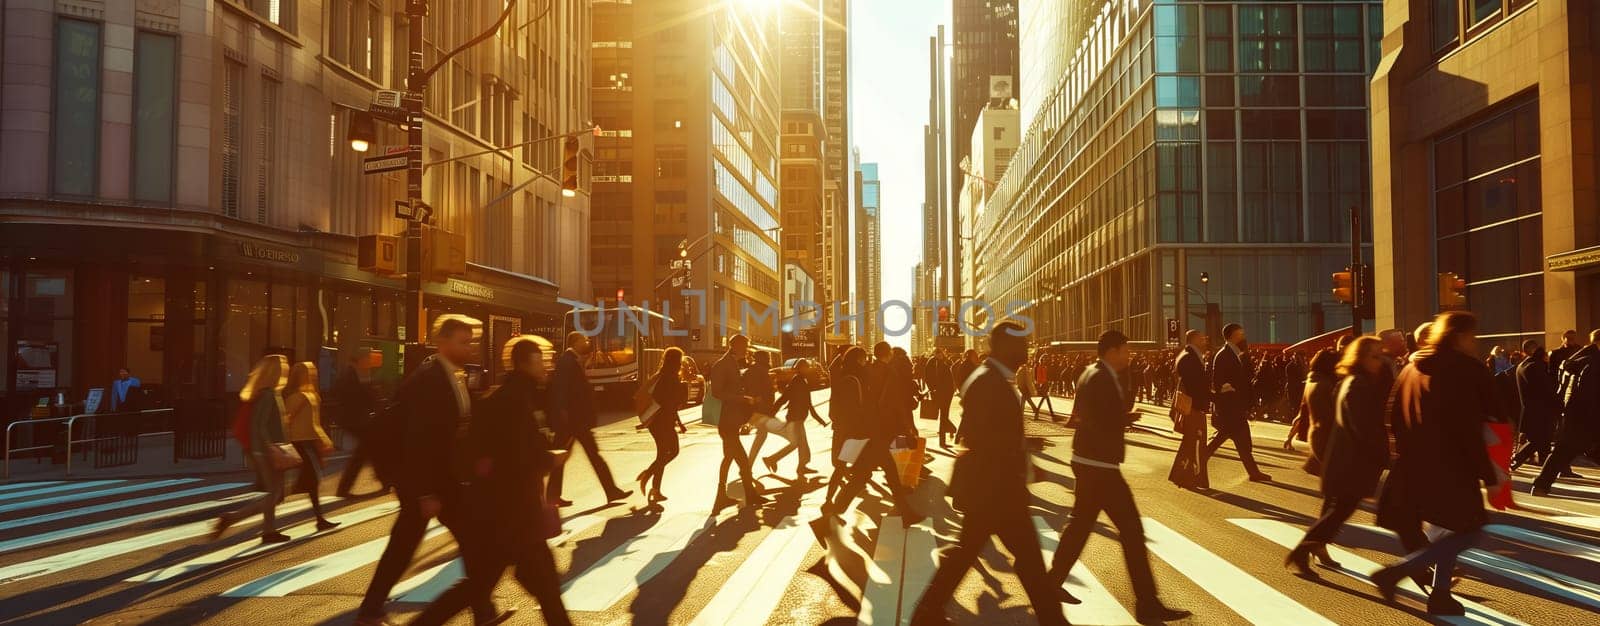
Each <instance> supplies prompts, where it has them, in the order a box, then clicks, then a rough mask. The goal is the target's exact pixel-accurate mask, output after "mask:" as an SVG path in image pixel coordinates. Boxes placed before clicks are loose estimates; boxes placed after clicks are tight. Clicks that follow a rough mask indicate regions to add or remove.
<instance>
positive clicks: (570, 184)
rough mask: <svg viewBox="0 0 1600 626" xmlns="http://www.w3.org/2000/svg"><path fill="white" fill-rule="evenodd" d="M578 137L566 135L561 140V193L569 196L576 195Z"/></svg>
mask: <svg viewBox="0 0 1600 626" xmlns="http://www.w3.org/2000/svg"><path fill="white" fill-rule="evenodd" d="M579 145H580V144H579V143H578V137H577V136H576V135H574V136H571V137H568V138H567V139H566V141H563V142H561V195H563V196H566V197H568V198H571V197H573V196H576V195H578V149H579Z"/></svg>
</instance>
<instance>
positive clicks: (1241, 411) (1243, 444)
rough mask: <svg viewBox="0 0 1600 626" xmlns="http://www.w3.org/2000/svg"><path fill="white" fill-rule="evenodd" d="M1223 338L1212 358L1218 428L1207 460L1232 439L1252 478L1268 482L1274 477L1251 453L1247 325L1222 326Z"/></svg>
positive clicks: (1215, 426) (1212, 382)
mask: <svg viewBox="0 0 1600 626" xmlns="http://www.w3.org/2000/svg"><path fill="white" fill-rule="evenodd" d="M1222 339H1223V341H1224V342H1226V343H1225V344H1224V345H1223V346H1222V349H1221V350H1218V351H1217V355H1216V356H1215V357H1213V358H1212V359H1211V393H1212V394H1213V395H1212V397H1213V398H1214V401H1215V402H1216V409H1217V412H1216V414H1215V415H1213V416H1212V417H1211V426H1212V427H1214V428H1216V429H1217V434H1216V436H1214V437H1212V438H1211V443H1209V444H1207V445H1206V459H1208V460H1209V459H1210V458H1211V455H1213V454H1216V453H1217V449H1218V448H1221V447H1222V442H1224V441H1228V440H1230V439H1231V440H1233V448H1234V450H1237V451H1238V452H1239V461H1240V462H1241V463H1244V471H1245V472H1247V473H1249V474H1250V480H1251V481H1252V482H1258V483H1264V482H1267V481H1270V480H1272V477H1271V476H1268V475H1267V474H1265V473H1263V472H1262V471H1261V469H1260V468H1258V467H1256V457H1255V455H1253V454H1251V447H1250V446H1251V443H1252V442H1251V440H1250V403H1251V400H1252V398H1254V395H1253V394H1252V393H1251V392H1250V389H1251V387H1250V380H1251V374H1250V365H1249V364H1248V363H1246V361H1245V347H1246V346H1247V345H1248V344H1247V343H1246V342H1245V334H1244V327H1243V326H1240V325H1238V324H1232V323H1230V324H1228V325H1227V326H1224V327H1222Z"/></svg>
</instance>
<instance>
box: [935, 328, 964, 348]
mask: <svg viewBox="0 0 1600 626" xmlns="http://www.w3.org/2000/svg"><path fill="white" fill-rule="evenodd" d="M933 346H934V347H935V348H943V349H945V350H962V349H964V348H966V347H967V340H966V337H964V336H962V334H961V325H960V324H959V323H956V322H939V335H938V336H936V337H934V339H933Z"/></svg>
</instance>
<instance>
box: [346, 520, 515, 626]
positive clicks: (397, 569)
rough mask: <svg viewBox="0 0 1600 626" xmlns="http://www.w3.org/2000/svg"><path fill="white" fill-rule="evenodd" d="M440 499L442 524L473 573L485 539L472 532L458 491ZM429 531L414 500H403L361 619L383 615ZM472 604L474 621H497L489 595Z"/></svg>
mask: <svg viewBox="0 0 1600 626" xmlns="http://www.w3.org/2000/svg"><path fill="white" fill-rule="evenodd" d="M439 497H440V500H441V501H442V504H443V506H441V507H440V511H439V523H441V524H444V526H445V528H448V529H450V534H451V535H452V536H454V537H455V538H456V545H458V546H459V547H460V551H461V556H462V558H463V559H466V561H467V563H466V566H467V569H468V571H471V569H472V567H473V560H474V557H476V553H475V552H474V549H475V548H476V547H477V546H478V543H477V541H478V540H479V539H480V538H484V537H483V536H482V535H481V534H480V533H479V532H478V531H477V530H476V529H474V528H472V524H471V523H470V521H469V519H468V516H467V515H466V511H464V510H463V509H464V507H463V501H462V495H461V493H460V492H459V491H457V492H454V493H449V494H440V495H439ZM427 530H428V520H426V519H423V518H422V512H421V511H420V510H418V509H417V503H416V502H415V500H412V499H409V498H401V499H400V515H399V516H398V517H396V518H395V520H394V528H392V529H390V530H389V545H387V546H384V548H383V556H381V557H379V558H378V569H377V571H375V572H373V574H372V582H371V583H368V584H367V594H366V597H365V598H363V599H362V601H361V611H360V613H359V614H360V615H361V616H377V615H383V613H384V611H383V604H384V602H387V601H388V600H389V592H390V591H392V590H394V585H395V583H398V582H400V576H401V575H403V574H405V573H406V568H408V567H410V566H411V559H412V558H414V557H416V555H417V546H418V545H421V544H422V537H423V536H424V535H425V534H426V533H427ZM471 604H472V605H473V607H472V617H473V619H474V620H475V621H480V622H482V621H488V620H490V619H494V617H495V608H494V601H493V599H491V597H490V596H489V595H481V596H478V597H474V598H472V599H471Z"/></svg>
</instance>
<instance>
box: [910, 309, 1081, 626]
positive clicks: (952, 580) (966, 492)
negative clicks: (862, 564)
mask: <svg viewBox="0 0 1600 626" xmlns="http://www.w3.org/2000/svg"><path fill="white" fill-rule="evenodd" d="M989 347H990V357H989V360H988V361H987V362H986V363H984V364H983V365H981V366H979V367H978V368H977V370H976V371H975V373H974V374H973V375H972V377H971V379H970V380H968V381H964V382H966V385H965V387H964V388H963V390H962V392H961V410H962V415H963V416H964V417H963V418H962V419H963V422H962V423H963V424H968V423H970V424H972V425H973V427H972V428H969V429H967V446H968V450H967V451H965V452H963V453H962V454H961V456H959V457H957V458H956V467H955V473H954V475H953V476H951V479H950V488H949V492H950V495H951V497H952V499H953V504H954V506H955V508H956V509H958V510H960V511H962V512H964V513H965V514H966V517H965V518H964V519H963V520H962V524H961V540H960V541H959V542H957V543H956V545H955V546H954V547H953V548H951V549H949V550H948V551H947V552H946V553H945V556H944V559H943V560H942V561H941V562H940V563H939V570H938V572H936V573H935V574H934V575H933V581H932V582H931V583H929V585H928V589H927V591H926V592H925V593H924V594H923V595H922V600H921V601H920V602H919V603H918V604H917V610H916V612H915V613H914V614H913V615H912V618H911V623H912V624H917V625H921V624H943V623H946V622H947V621H948V620H947V618H946V617H945V614H944V610H945V605H947V604H949V603H950V597H951V594H953V593H954V592H955V589H956V586H957V585H959V584H960V583H961V579H962V578H963V577H964V576H966V574H967V570H968V569H971V568H972V565H973V563H976V562H977V560H978V556H979V555H980V554H981V553H982V552H983V550H984V548H987V547H988V546H989V538H990V537H991V536H994V537H999V538H1000V542H1001V543H1004V544H1005V546H1006V549H1007V550H1009V551H1010V552H1011V554H1012V555H1013V556H1014V558H1015V559H1016V562H1015V569H1016V572H1017V577H1018V578H1021V579H1022V588H1023V589H1024V590H1026V591H1027V593H1028V600H1029V601H1030V602H1031V603H1032V604H1033V610H1034V612H1035V613H1036V614H1037V615H1038V617H1039V623H1040V624H1042V625H1046V626H1050V625H1056V624H1066V623H1067V619H1066V617H1065V616H1064V615H1062V613H1061V603H1060V602H1059V601H1058V600H1057V598H1056V593H1055V591H1054V590H1052V589H1051V586H1050V580H1049V579H1048V577H1047V576H1046V575H1045V570H1044V555H1043V554H1042V552H1041V550H1040V549H1039V535H1038V531H1036V530H1034V528H1033V523H1032V522H1031V521H1029V516H1028V501H1029V499H1030V498H1031V497H1032V494H1031V493H1029V491H1028V482H1029V481H1030V479H1031V478H1030V474H1031V473H1032V467H1031V461H1029V460H1028V443H1027V440H1026V439H1025V438H1024V437H1023V434H1022V404H1023V399H1022V394H1021V393H1019V392H1018V391H1017V385H1016V380H1015V379H1016V373H1015V369H1014V368H1016V367H1019V366H1021V365H1022V363H1023V362H1024V361H1026V360H1027V358H1028V337H1027V335H1026V330H1025V329H1024V328H1023V327H1022V325H1021V324H1018V323H1016V322H1001V323H999V324H996V325H995V327H994V328H993V329H992V330H991V331H990V332H989Z"/></svg>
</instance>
